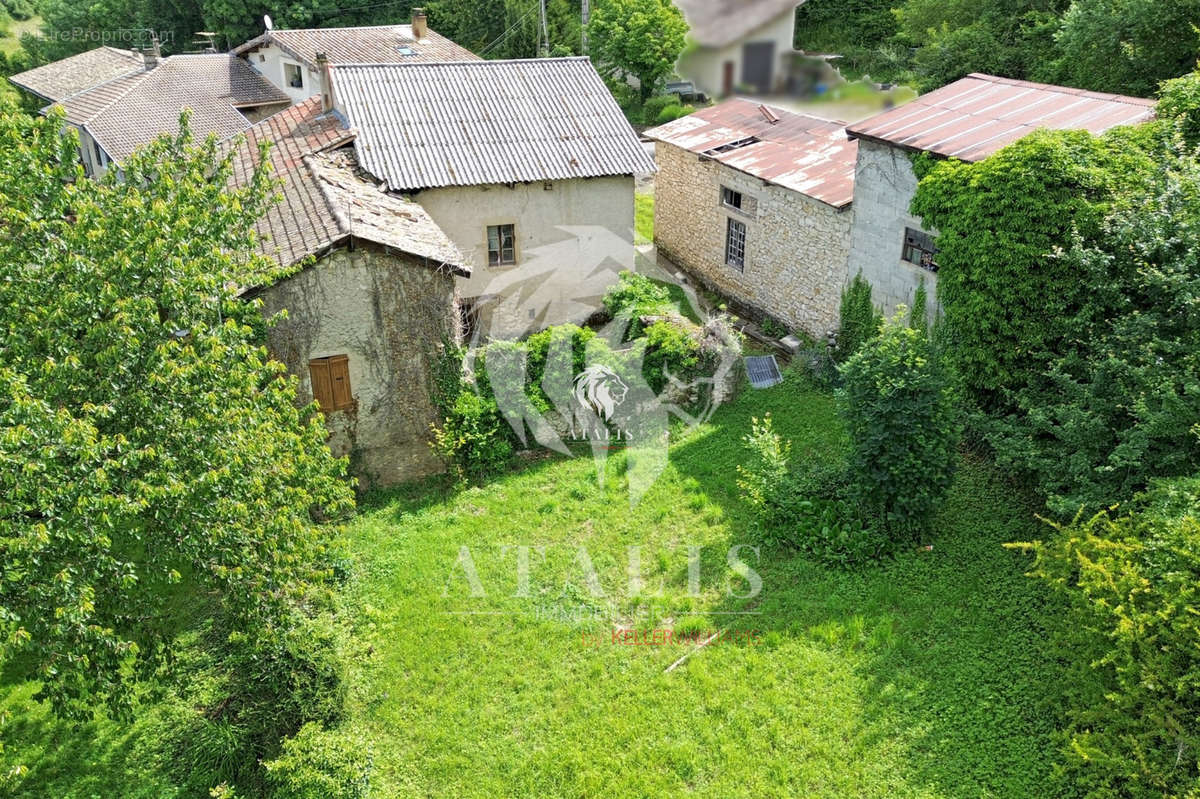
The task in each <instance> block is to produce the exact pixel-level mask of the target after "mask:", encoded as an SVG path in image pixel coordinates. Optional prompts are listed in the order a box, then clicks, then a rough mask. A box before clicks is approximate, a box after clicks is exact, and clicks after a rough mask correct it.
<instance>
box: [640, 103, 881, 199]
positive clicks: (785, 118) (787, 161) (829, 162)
mask: <svg viewBox="0 0 1200 799" xmlns="http://www.w3.org/2000/svg"><path fill="white" fill-rule="evenodd" d="M645 135H646V136H647V137H648V138H651V139H655V140H656V141H660V142H664V143H666V144H672V145H675V146H676V147H682V148H683V149H685V150H688V151H690V152H693V153H696V155H698V156H701V157H703V158H711V159H712V160H714V161H718V162H720V163H722V164H725V165H726V166H728V167H731V168H733V169H737V170H739V171H741V172H745V173H747V174H749V175H753V176H754V177H756V178H759V179H760V180H763V181H766V182H767V183H772V184H774V185H776V186H782V187H783V188H785V189H790V190H792V191H796V192H799V193H801V194H803V195H805V196H807V197H811V198H812V199H814V200H818V201H820V202H823V203H825V204H827V205H831V206H833V207H834V208H845V207H847V206H849V205H850V203H851V202H852V201H853V200H854V163H855V160H856V159H857V157H858V143H857V142H853V141H848V140H847V139H846V126H845V125H844V124H843V123H841V122H832V121H830V120H827V119H820V118H818V117H813V116H808V115H806V114H797V113H793V112H791V111H786V110H784V109H782V108H777V107H775V106H767V105H763V104H761V103H757V102H754V101H752V100H744V99H740V98H739V99H733V100H728V101H726V102H724V103H721V104H720V105H716V106H713V107H711V108H704V109H701V110H700V111H697V112H696V113H694V114H691V115H689V116H686V117H681V118H680V119H677V120H675V121H674V122H669V123H667V124H666V125H662V126H661V127H657V128H654V129H653V130H650V131H647V132H646V134H645Z"/></svg>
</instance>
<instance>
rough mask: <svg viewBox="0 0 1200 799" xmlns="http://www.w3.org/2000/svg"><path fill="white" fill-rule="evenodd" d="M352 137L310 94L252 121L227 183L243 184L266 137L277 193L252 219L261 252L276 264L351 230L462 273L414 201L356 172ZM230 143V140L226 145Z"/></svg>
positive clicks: (446, 243)
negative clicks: (382, 188) (278, 196)
mask: <svg viewBox="0 0 1200 799" xmlns="http://www.w3.org/2000/svg"><path fill="white" fill-rule="evenodd" d="M353 138H354V133H353V132H352V131H350V130H349V129H348V128H347V127H346V125H345V123H344V122H343V121H342V119H341V118H340V117H339V116H338V115H337V114H332V113H328V114H327V113H322V112H321V98H320V97H312V98H309V99H308V100H305V101H304V102H302V103H300V104H298V105H295V106H293V107H291V108H289V109H287V110H286V111H282V112H280V113H278V114H275V115H274V116H271V117H268V118H267V119H265V120H263V121H262V122H259V123H258V124H257V125H254V126H253V127H252V128H250V129H249V130H248V131H246V134H245V139H244V140H243V141H241V142H240V143H239V144H237V145H236V150H235V160H234V170H233V177H232V183H233V184H234V185H235V186H241V185H245V184H247V183H248V182H249V180H250V178H251V177H252V175H253V174H254V167H255V165H256V164H257V163H258V161H259V155H258V146H259V144H260V143H261V142H264V141H266V142H270V143H271V148H270V151H269V156H268V157H269V159H270V162H271V166H272V171H273V173H274V177H275V178H276V179H278V180H279V181H280V182H281V184H282V185H281V186H280V189H279V191H280V194H281V195H282V197H281V199H280V201H279V202H278V203H277V204H275V205H273V206H272V207H271V208H270V209H268V211H267V212H266V214H264V215H263V217H262V218H261V219H260V220H259V221H258V225H257V228H258V234H259V237H260V246H261V249H262V251H263V253H264V254H266V255H268V256H270V257H271V258H273V259H274V260H276V261H277V262H279V263H280V264H281V265H283V266H291V265H292V264H295V263H297V262H299V261H301V260H302V259H304V258H305V257H307V256H309V255H316V254H319V253H321V252H322V251H324V250H326V249H328V248H330V247H332V246H334V245H336V244H338V243H340V242H343V241H346V240H348V239H349V238H350V236H351V235H352V234H353V236H354V237H356V238H359V239H363V240H365V241H373V242H376V243H379V244H384V245H386V246H389V247H393V248H395V249H397V250H401V251H403V252H407V253H410V254H413V255H417V256H420V257H425V258H429V259H431V260H434V261H437V262H439V263H445V264H448V265H450V266H452V267H454V268H455V270H456V271H457V272H459V273H460V274H469V271H468V270H467V269H466V267H465V266H464V265H463V264H464V259H463V257H462V255H461V254H460V253H459V252H458V250H457V249H456V248H455V247H454V245H453V244H451V243H450V241H449V239H447V238H446V235H445V233H443V232H442V230H441V228H439V227H438V226H437V225H436V224H435V223H434V222H433V220H432V219H431V218H430V217H429V215H428V214H427V213H426V212H425V209H423V208H422V207H421V206H419V205H417V204H416V203H413V202H410V201H408V200H405V199H404V198H402V197H398V196H396V195H393V194H388V193H386V192H383V191H380V190H379V188H378V187H377V186H376V185H375V184H373V183H368V182H366V181H364V180H362V179H361V178H360V177H359V176H358V174H357V170H356V169H355V168H354V167H355V164H354V162H353V154H352V153H351V152H350V151H349V150H348V149H345V150H338V149H337V148H339V147H345V145H347V144H348V143H349V142H350V141H352V140H353ZM230 146H232V144H231V145H230Z"/></svg>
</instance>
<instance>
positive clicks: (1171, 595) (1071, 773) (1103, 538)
mask: <svg viewBox="0 0 1200 799" xmlns="http://www.w3.org/2000/svg"><path fill="white" fill-rule="evenodd" d="M1055 529H1056V531H1057V532H1056V534H1054V535H1052V536H1050V539H1049V540H1047V541H1043V542H1038V543H1035V544H1026V545H1020V546H1022V547H1024V548H1027V549H1030V550H1032V551H1033V552H1034V553H1035V555H1036V562H1035V566H1034V570H1033V574H1034V576H1036V577H1039V578H1040V579H1042V580H1044V581H1046V582H1047V583H1048V584H1049V585H1050V586H1051V587H1052V588H1053V590H1055V591H1056V592H1058V593H1059V595H1060V596H1061V597H1063V598H1064V599H1065V600H1066V601H1067V602H1068V603H1069V607H1070V613H1069V614H1068V615H1067V616H1066V617H1065V618H1064V619H1063V623H1062V624H1061V625H1060V627H1059V629H1058V630H1057V631H1056V642H1057V644H1058V646H1059V647H1060V649H1061V654H1062V659H1063V661H1064V662H1065V663H1068V664H1070V668H1071V672H1070V673H1068V675H1066V679H1064V680H1063V685H1064V687H1065V689H1066V691H1067V700H1068V706H1067V719H1068V725H1067V729H1066V730H1065V732H1066V737H1067V739H1068V744H1067V746H1065V747H1064V750H1063V755H1064V757H1065V759H1066V761H1067V764H1068V777H1069V778H1070V779H1071V781H1072V782H1073V783H1075V785H1076V786H1077V787H1078V788H1081V789H1082V790H1083V791H1084V792H1085V793H1086V795H1087V796H1089V797H1097V799H1099V797H1118V796H1120V797H1151V796H1153V797H1165V796H1171V797H1178V796H1195V795H1196V790H1197V788H1198V787H1200V768H1198V767H1197V752H1200V728H1198V727H1197V725H1196V719H1197V718H1198V717H1200V623H1198V622H1197V619H1198V618H1200V479H1196V478H1187V479H1180V480H1175V481H1172V482H1165V483H1160V484H1157V485H1156V486H1155V487H1154V488H1153V489H1152V490H1151V491H1150V492H1148V493H1147V494H1144V495H1142V496H1140V497H1138V498H1137V500H1136V501H1134V502H1133V503H1132V504H1131V505H1130V507H1129V509H1128V510H1123V511H1120V512H1118V511H1116V510H1110V511H1105V512H1102V513H1099V514H1097V515H1095V516H1092V517H1090V518H1086V517H1077V518H1076V520H1075V521H1074V522H1073V523H1071V524H1069V525H1066V526H1058V525H1055Z"/></svg>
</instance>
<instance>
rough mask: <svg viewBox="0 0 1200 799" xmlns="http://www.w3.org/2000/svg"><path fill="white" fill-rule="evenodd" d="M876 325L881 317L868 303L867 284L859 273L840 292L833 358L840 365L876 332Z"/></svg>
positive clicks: (869, 296) (871, 303)
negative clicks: (835, 345) (840, 300)
mask: <svg viewBox="0 0 1200 799" xmlns="http://www.w3.org/2000/svg"><path fill="white" fill-rule="evenodd" d="M880 322H882V318H881V317H880V315H879V314H878V313H877V312H876V310H875V304H874V303H873V302H871V284H870V283H868V282H867V281H866V279H865V278H864V277H863V276H862V274H861V273H860V274H857V275H855V276H854V279H853V280H852V281H850V285H849V286H847V287H846V288H845V289H844V290H843V291H842V303H841V306H840V307H839V309H838V336H837V348H836V349H835V351H834V358H835V359H836V360H837V361H838V362H839V363H840V362H842V361H845V360H846V359H847V358H849V357H850V356H851V355H853V354H854V353H856V352H858V349H859V347H861V346H862V345H863V344H864V343H866V342H867V341H869V340H871V339H872V338H874V337H875V336H876V335H877V334H878V333H879V325H880Z"/></svg>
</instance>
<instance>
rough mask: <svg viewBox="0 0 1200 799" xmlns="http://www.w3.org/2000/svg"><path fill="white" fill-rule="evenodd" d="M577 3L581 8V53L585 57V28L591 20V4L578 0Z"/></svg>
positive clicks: (586, 50) (586, 49)
mask: <svg viewBox="0 0 1200 799" xmlns="http://www.w3.org/2000/svg"><path fill="white" fill-rule="evenodd" d="M579 2H580V3H581V4H582V8H583V51H582V52H583V54H584V55H587V54H588V35H587V28H588V22H589V21H590V20H591V18H592V4H591V3H590V2H589V0H579Z"/></svg>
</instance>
